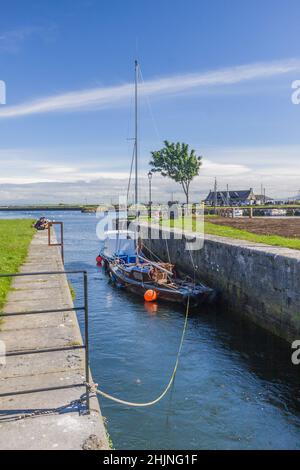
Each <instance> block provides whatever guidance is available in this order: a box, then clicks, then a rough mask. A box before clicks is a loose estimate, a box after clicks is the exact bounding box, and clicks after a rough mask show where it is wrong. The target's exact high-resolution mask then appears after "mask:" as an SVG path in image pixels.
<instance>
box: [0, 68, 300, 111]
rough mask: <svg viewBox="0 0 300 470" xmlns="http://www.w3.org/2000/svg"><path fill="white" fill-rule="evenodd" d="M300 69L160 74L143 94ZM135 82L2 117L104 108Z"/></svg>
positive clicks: (38, 103)
mask: <svg viewBox="0 0 300 470" xmlns="http://www.w3.org/2000/svg"><path fill="white" fill-rule="evenodd" d="M296 71H300V60H299V59H290V60H281V61H275V62H265V63H255V64H248V65H240V66H234V67H228V68H225V69H218V70H212V71H209V72H201V73H193V74H185V75H174V76H170V77H164V78H157V79H153V80H149V81H146V82H144V83H143V84H141V86H140V94H142V95H144V94H147V95H174V94H179V93H183V92H190V91H193V90H199V89H201V88H207V87H213V86H226V85H233V84H237V83H241V82H245V81H249V80H257V79H266V78H271V77H275V76H280V75H283V74H288V73H291V72H296ZM132 94H133V84H131V83H127V84H123V85H119V86H111V87H98V88H92V89H87V90H77V91H73V92H68V93H63V94H60V95H53V96H47V97H43V98H39V99H36V100H32V101H29V102H25V103H21V104H17V105H13V106H8V107H5V108H2V109H0V118H14V117H18V116H27V115H32V114H39V113H50V112H61V111H68V112H71V111H82V110H92V109H101V108H105V107H110V106H115V105H117V104H118V105H120V104H123V103H124V102H127V101H128V99H129V98H130V97H131V96H132Z"/></svg>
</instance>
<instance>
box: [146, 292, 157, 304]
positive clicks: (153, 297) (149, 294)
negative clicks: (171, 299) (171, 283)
mask: <svg viewBox="0 0 300 470" xmlns="http://www.w3.org/2000/svg"><path fill="white" fill-rule="evenodd" d="M144 299H145V300H146V302H153V301H154V300H156V299H157V292H156V291H155V290H153V289H148V290H146V292H145V294H144Z"/></svg>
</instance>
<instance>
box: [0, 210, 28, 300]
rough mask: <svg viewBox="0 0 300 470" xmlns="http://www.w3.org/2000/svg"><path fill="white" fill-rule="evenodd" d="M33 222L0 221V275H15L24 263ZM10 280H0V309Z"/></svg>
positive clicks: (26, 220) (20, 220) (21, 220)
mask: <svg viewBox="0 0 300 470" xmlns="http://www.w3.org/2000/svg"><path fill="white" fill-rule="evenodd" d="M32 223H33V220H29V219H24V220H23V219H18V220H0V274H8V273H16V272H18V270H19V268H20V266H21V264H22V263H23V262H24V261H25V259H26V256H27V252H28V248H29V244H30V242H31V239H32V236H33V234H34V231H35V230H34V229H33V228H32V227H31V225H32ZM11 281H12V279H10V278H0V309H1V308H2V307H3V306H4V303H5V299H6V296H7V293H8V291H9V289H10V285H11Z"/></svg>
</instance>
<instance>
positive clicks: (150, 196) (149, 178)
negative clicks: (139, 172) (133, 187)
mask: <svg viewBox="0 0 300 470" xmlns="http://www.w3.org/2000/svg"><path fill="white" fill-rule="evenodd" d="M152 176H153V174H152V172H151V171H149V172H148V181H149V211H148V213H149V217H150V218H151V216H152V210H151V209H152V207H151V206H152V195H151V181H152Z"/></svg>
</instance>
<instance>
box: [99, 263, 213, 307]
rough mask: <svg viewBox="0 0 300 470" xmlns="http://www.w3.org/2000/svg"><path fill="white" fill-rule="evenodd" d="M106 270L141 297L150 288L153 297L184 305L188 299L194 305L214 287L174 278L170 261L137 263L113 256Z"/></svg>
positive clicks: (200, 301)
mask: <svg viewBox="0 0 300 470" xmlns="http://www.w3.org/2000/svg"><path fill="white" fill-rule="evenodd" d="M107 271H108V273H109V275H110V277H111V279H112V281H113V282H114V283H115V284H117V285H118V287H121V288H125V289H126V290H128V291H130V292H132V293H134V294H136V295H139V296H140V297H144V298H145V294H146V293H147V292H149V291H150V292H155V298H154V299H153V300H157V301H167V302H177V303H183V304H185V303H186V302H187V299H188V298H190V304H191V305H192V306H196V305H199V304H201V303H203V302H207V301H209V300H211V299H212V296H213V290H212V289H210V288H209V287H207V286H204V285H203V284H200V283H193V282H191V281H185V280H182V279H178V278H176V277H175V276H174V265H172V264H170V263H162V262H161V263H154V262H152V261H151V260H147V259H146V258H144V257H142V259H141V261H140V263H139V264H137V263H124V262H122V260H120V259H116V260H115V261H112V262H110V263H108V267H107Z"/></svg>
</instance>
